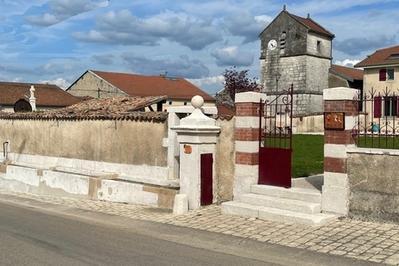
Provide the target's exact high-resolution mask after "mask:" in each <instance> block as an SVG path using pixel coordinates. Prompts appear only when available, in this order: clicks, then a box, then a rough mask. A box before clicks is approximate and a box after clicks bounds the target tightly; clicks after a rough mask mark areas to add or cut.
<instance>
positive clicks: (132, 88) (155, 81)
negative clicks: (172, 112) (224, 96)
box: [92, 71, 215, 101]
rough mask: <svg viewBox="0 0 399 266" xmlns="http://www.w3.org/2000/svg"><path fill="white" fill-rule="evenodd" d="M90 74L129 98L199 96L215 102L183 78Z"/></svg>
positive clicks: (183, 98)
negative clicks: (124, 93) (119, 90)
mask: <svg viewBox="0 0 399 266" xmlns="http://www.w3.org/2000/svg"><path fill="white" fill-rule="evenodd" d="M92 72H93V73H94V74H96V75H97V76H99V77H101V78H102V79H104V80H106V81H108V82H109V83H111V84H112V85H114V86H115V87H117V88H119V89H121V90H122V91H124V92H126V93H127V94H129V95H130V96H157V95H166V96H167V97H168V98H170V99H179V100H187V101H190V100H191V98H192V97H193V96H195V95H200V96H202V97H203V98H204V100H205V101H214V100H215V99H214V98H213V97H212V96H210V95H209V94H207V93H206V92H204V91H202V90H201V89H199V88H198V87H196V86H195V85H194V84H192V83H190V82H189V81H187V80H186V79H183V78H169V77H165V76H144V75H136V74H127V73H115V72H103V71H92Z"/></svg>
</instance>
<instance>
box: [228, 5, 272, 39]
mask: <svg viewBox="0 0 399 266" xmlns="http://www.w3.org/2000/svg"><path fill="white" fill-rule="evenodd" d="M271 20H272V18H271V17H270V16H267V15H259V16H253V15H251V14H250V13H248V12H240V13H236V14H233V15H231V16H229V17H227V18H225V20H224V26H225V27H226V29H227V30H228V31H229V32H230V33H231V34H232V35H234V36H239V37H243V38H244V43H249V42H253V41H256V40H258V35H259V33H260V32H261V31H262V30H263V29H264V28H265V27H266V26H267V24H268V23H269V22H270V21H271Z"/></svg>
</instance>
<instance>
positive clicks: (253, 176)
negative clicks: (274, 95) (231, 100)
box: [233, 92, 266, 197]
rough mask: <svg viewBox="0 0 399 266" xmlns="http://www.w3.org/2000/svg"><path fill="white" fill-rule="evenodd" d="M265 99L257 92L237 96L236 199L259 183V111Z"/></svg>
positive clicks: (234, 192) (263, 95) (234, 190)
mask: <svg viewBox="0 0 399 266" xmlns="http://www.w3.org/2000/svg"><path fill="white" fill-rule="evenodd" d="M265 98H266V95H265V94H262V93H256V92H243V93H238V94H236V117H235V148H236V154H235V155H236V159H235V162H236V165H235V176H234V189H233V194H234V197H237V196H239V195H240V194H242V193H246V192H249V190H250V186H251V185H253V184H256V183H257V182H258V164H259V110H260V100H261V99H262V100H265Z"/></svg>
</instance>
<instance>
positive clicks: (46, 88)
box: [0, 82, 81, 107]
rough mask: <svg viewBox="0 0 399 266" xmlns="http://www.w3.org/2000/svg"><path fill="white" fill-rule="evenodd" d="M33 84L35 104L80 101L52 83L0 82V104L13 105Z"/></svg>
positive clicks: (59, 104)
mask: <svg viewBox="0 0 399 266" xmlns="http://www.w3.org/2000/svg"><path fill="white" fill-rule="evenodd" d="M31 85H33V86H35V97H36V106H38V107H40V106H46V107H47V106H48V107H65V106H69V105H72V104H75V103H78V102H80V101H81V100H80V99H79V98H76V97H75V96H73V95H71V94H69V93H68V92H66V91H64V90H63V89H61V88H60V87H58V86H56V85H52V84H34V83H16V82H0V105H14V104H15V103H16V102H17V101H18V100H20V99H26V97H25V96H28V97H29V95H30V92H29V89H30V86H31Z"/></svg>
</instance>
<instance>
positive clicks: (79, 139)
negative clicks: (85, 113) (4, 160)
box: [0, 119, 167, 166]
mask: <svg viewBox="0 0 399 266" xmlns="http://www.w3.org/2000/svg"><path fill="white" fill-rule="evenodd" d="M166 134H167V125H166V123H154V122H144V121H142V122H139V121H130V120H129V121H119V120H78V121H77V120H72V121H68V120H64V121H63V120H59V121H56V120H4V119H0V141H1V142H2V143H3V142H4V141H7V140H8V141H9V142H10V152H12V153H16V154H30V155H42V156H51V157H63V158H74V159H81V160H90V161H101V162H109V163H120V164H131V165H150V166H167V148H166V147H163V139H164V138H165V137H166Z"/></svg>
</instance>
